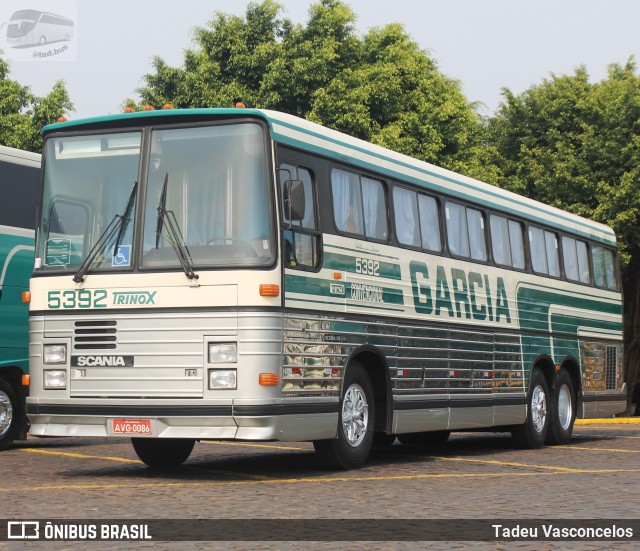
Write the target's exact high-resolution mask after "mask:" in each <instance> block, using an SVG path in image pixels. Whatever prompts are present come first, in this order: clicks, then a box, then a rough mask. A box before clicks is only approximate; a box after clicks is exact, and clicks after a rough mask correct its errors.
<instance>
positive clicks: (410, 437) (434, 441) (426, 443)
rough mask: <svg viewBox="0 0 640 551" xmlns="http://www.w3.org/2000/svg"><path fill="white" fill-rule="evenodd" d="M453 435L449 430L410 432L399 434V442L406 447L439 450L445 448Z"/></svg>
mask: <svg viewBox="0 0 640 551" xmlns="http://www.w3.org/2000/svg"><path fill="white" fill-rule="evenodd" d="M450 434H451V432H450V431H448V430H434V431H431V432H410V433H407V434H399V435H398V440H400V443H401V444H404V445H405V446H420V447H425V448H437V447H438V446H443V445H444V444H446V443H447V440H449V435H450Z"/></svg>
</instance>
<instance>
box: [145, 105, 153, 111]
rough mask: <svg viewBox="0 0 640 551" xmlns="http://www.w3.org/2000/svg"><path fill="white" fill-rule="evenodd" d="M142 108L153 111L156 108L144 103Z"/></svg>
mask: <svg viewBox="0 0 640 551" xmlns="http://www.w3.org/2000/svg"><path fill="white" fill-rule="evenodd" d="M142 110H143V111H155V110H156V108H155V107H154V106H153V105H145V106H144V107H143V108H142Z"/></svg>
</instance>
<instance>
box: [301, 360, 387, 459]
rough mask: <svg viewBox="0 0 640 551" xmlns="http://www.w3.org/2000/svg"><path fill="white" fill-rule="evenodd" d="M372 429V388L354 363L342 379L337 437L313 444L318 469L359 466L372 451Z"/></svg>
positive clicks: (367, 377)
mask: <svg viewBox="0 0 640 551" xmlns="http://www.w3.org/2000/svg"><path fill="white" fill-rule="evenodd" d="M374 426H375V411H374V399H373V386H372V385H371V380H370V379H369V376H368V375H367V372H366V370H365V369H364V367H362V366H361V365H360V364H355V363H353V364H351V365H350V366H349V367H348V368H347V373H346V375H345V379H344V384H343V392H342V399H341V400H340V418H339V421H338V435H337V436H336V438H334V439H332V440H316V441H315V442H314V443H313V447H314V448H315V450H316V455H317V457H318V461H319V462H320V464H321V466H322V467H324V468H327V469H335V470H337V469H342V470H348V469H357V468H359V467H362V465H364V463H365V462H366V460H367V457H368V456H369V452H370V451H371V445H372V443H373V430H374Z"/></svg>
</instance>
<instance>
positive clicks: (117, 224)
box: [73, 182, 138, 283]
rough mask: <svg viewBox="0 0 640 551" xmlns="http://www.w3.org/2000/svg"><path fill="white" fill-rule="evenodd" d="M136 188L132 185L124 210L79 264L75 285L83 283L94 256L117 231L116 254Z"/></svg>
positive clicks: (135, 185)
mask: <svg viewBox="0 0 640 551" xmlns="http://www.w3.org/2000/svg"><path fill="white" fill-rule="evenodd" d="M137 188H138V182H134V183H133V188H132V189H131V194H130V195H129V200H128V201H127V206H126V207H125V208H124V212H123V213H122V214H116V215H115V216H114V217H113V218H112V220H111V222H109V225H108V226H107V227H106V228H105V229H104V231H103V232H102V233H101V234H100V237H98V240H97V241H96V243H95V245H94V246H93V247H91V250H90V251H89V254H87V256H86V257H85V259H84V260H83V261H82V264H80V268H78V271H77V272H76V274H75V275H74V276H73V281H75V282H76V283H82V282H83V281H84V275H85V274H86V273H87V270H88V269H89V267H90V266H91V264H93V261H94V260H95V258H96V256H97V255H98V253H99V252H100V251H102V250H103V249H104V247H105V245H106V244H107V243H108V242H109V241H110V240H111V238H112V237H113V236H114V235H115V233H116V232H117V231H118V230H119V231H118V237H117V239H116V247H115V249H114V255H115V253H116V249H117V246H118V245H119V244H120V239H121V238H122V235H123V234H124V228H125V226H126V224H127V223H128V222H129V218H130V217H131V209H132V208H133V200H134V199H135V196H136V189H137Z"/></svg>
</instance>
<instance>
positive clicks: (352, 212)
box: [331, 168, 389, 241]
mask: <svg viewBox="0 0 640 551" xmlns="http://www.w3.org/2000/svg"><path fill="white" fill-rule="evenodd" d="M331 191H332V192H333V216H334V220H335V223H336V227H337V228H338V230H339V231H341V232H344V233H353V234H357V235H361V236H363V237H369V238H371V239H376V240H378V241H386V240H387V238H388V236H389V232H388V229H387V202H386V197H385V193H384V187H383V185H382V182H380V181H378V180H373V179H371V178H367V177H366V176H360V175H358V174H354V173H352V172H347V171H345V170H340V169H337V168H334V169H333V170H332V171H331Z"/></svg>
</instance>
